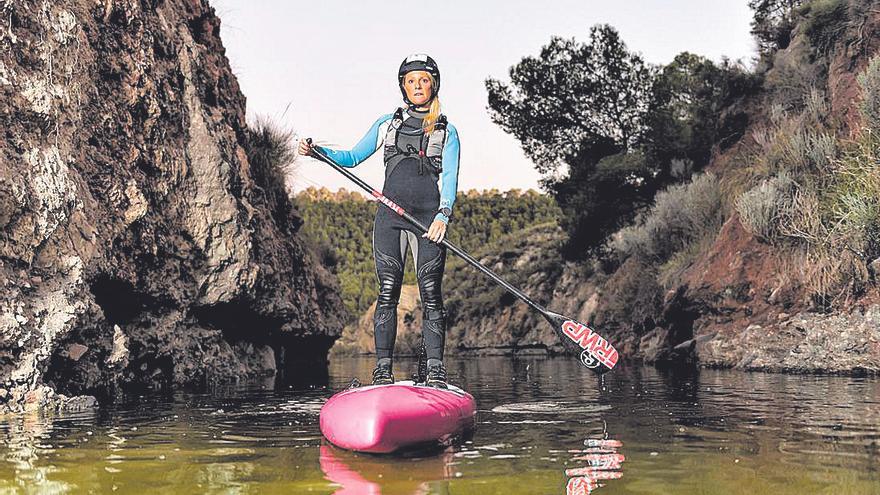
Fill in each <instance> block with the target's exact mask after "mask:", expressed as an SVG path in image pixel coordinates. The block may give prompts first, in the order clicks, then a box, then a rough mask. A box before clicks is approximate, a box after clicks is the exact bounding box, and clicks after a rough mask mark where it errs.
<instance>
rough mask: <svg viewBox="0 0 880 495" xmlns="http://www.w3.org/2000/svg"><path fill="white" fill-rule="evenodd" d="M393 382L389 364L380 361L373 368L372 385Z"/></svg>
mask: <svg viewBox="0 0 880 495" xmlns="http://www.w3.org/2000/svg"><path fill="white" fill-rule="evenodd" d="M392 383H394V375H392V374H391V366H390V365H387V364H384V363H380V364H377V365H376V368H375V369H373V385H390V384H392Z"/></svg>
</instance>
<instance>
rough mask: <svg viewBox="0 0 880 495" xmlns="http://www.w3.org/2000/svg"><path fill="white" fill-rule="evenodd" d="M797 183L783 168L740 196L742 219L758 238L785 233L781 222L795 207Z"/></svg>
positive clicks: (768, 238) (738, 206) (770, 238)
mask: <svg viewBox="0 0 880 495" xmlns="http://www.w3.org/2000/svg"><path fill="white" fill-rule="evenodd" d="M796 188H797V185H796V184H795V182H794V181H793V180H792V179H791V177H790V176H789V175H788V174H787V173H785V172H782V173H780V174H779V175H777V176H775V177H771V178H769V179H765V180H763V181H762V182H761V183H760V184H758V185H757V186H755V187H753V188H752V189H750V190H749V191H747V192H746V193H745V194H743V195H741V196H740V197H739V198H737V200H736V211H737V213H739V218H740V222H741V223H742V224H743V227H745V228H746V230H748V231H749V232H751V233H752V234H754V235H756V236H757V237H758V238H760V239H762V240H764V241H767V242H774V241H776V240H778V239H780V238H781V237H782V236H783V233H782V229H781V225H782V222H783V219H784V217H785V216H787V215H789V212H790V211H791V210H792V208H793V207H794V196H795V192H796Z"/></svg>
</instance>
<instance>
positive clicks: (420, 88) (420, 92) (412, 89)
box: [403, 70, 434, 106]
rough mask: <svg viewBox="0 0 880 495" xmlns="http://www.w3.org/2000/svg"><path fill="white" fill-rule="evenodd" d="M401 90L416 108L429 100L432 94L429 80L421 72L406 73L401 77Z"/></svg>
mask: <svg viewBox="0 0 880 495" xmlns="http://www.w3.org/2000/svg"><path fill="white" fill-rule="evenodd" d="M403 89H404V91H406V96H407V98H409V101H411V102H413V103H414V104H415V105H416V106H421V105H424V104H425V103H426V102H427V101H428V100H430V99H431V95H432V94H433V93H434V87H433V86H432V85H431V78H430V77H429V75H428V73H427V72H425V71H423V70H414V71H411V72H407V73H406V74H405V75H404V76H403Z"/></svg>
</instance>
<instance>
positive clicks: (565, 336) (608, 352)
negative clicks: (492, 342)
mask: <svg viewBox="0 0 880 495" xmlns="http://www.w3.org/2000/svg"><path fill="white" fill-rule="evenodd" d="M306 141H307V142H308V144H309V146H310V148H311V151H310V153H309V155H310V156H312V157H314V158H317V159H318V160H321V161H322V162H324V163H326V164H327V165H330V166H331V167H333V168H334V169H336V171H337V172H339V173H341V174H342V175H344V176H346V177H347V178H348V179H350V180H351V181H352V182H354V183H355V184H357V185H358V186H360V187H361V188H362V189H364V190H365V191H367V192H368V193H370V194H372V195H373V197H375V198H376V199H377V200H379V202H380V203H382V204H383V205H385V206H387V207H388V208H391V209H392V210H393V211H394V212H395V213H397V214H398V215H400V216H402V217H403V218H404V219H405V220H406V221H407V222H409V223H411V224H412V225H413V226H414V227H416V229H418V231H419V232H420V233H422V234H424V233H425V232H427V231H428V227H426V226H425V225H423V224H422V222H420V221H418V220H417V219H416V218H415V217H413V216H412V215H410V214H409V213H407V212H406V210H404V209H403V208H401V207H400V206H399V205H397V204H396V203H395V202H394V201H391V200H390V199H388V198H386V197H385V196H384V195H383V194H382V193H380V192H379V191H377V190H375V189H373V188H372V187H370V186H369V185H368V184H367V183H366V182H364V181H362V180H361V179H360V178H359V177H358V176H356V175H354V174H353V173H351V172H350V171H349V170H347V169H346V168H344V167H342V166H341V165H339V164H338V163H336V162H335V161H333V159H332V158H330V157H328V156H327V155H325V154H324V153H323V152H322V151H321V150H320V149H319V148H316V147H315V146H312V140H311V138H310V139H307V140H306ZM440 244H441V245H443V246H446V249H449V250H450V251H452V252H453V253H455V254H456V255H457V256H458V257H460V258H461V259H463V260H465V261H466V262H468V264H470V265H471V266H473V267H474V268H476V269H477V270H480V271H481V272H483V273H485V274H486V275H487V276H488V277H489V278H491V279H492V280H494V281H495V282H496V283H498V285H500V286H501V287H504V288H505V289H507V291H508V292H510V293H511V294H513V295H514V296H516V297H517V298H519V299H520V300H521V301H522V302H524V303H526V304H528V305H529V306H531V307H532V308H533V309H535V310H536V311H538V312H539V313H541V314H542V315H544V318H546V319H547V321H548V322H550V324H551V325H553V330H554V331H555V332H556V335H558V336H559V338H560V339H561V340H562V343H563V346H564V347H565V348H566V349H568V350H569V351H572V352H575V353H580V362H581V364H583V365H584V366H586V367H587V368H589V369H591V370H593V371H594V372H596V373H598V374H600V375H601V374H603V373H607V372H608V371H611V369H612V368H614V365H615V364H617V358H618V354H617V350H615V349H614V347H613V346H612V345H611V343H609V342H608V341H607V340H605V339H604V338H602V337H601V336H600V335H599V334H598V333H596V332H595V331H594V330H593V329H592V328H590V327H589V326H587V325H585V324H583V323H580V322H578V321H576V320H573V319H571V318H568V317H566V316H563V315H561V314H558V313H554V312H552V311H550V310H548V309H546V308H544V307H543V306H541V305H540V304H538V303H536V302H535V301H533V300H532V299H531V298H530V297H529V296H527V295H525V294H523V292H522V291H520V290H519V289H517V288H516V287H514V286H512V285H510V284H509V283H508V282H507V281H505V280H504V279H502V278H501V277H499V276H498V275H496V274H495V272H493V271H492V270H490V269H488V268H486V267H485V266H483V264H482V263H480V262H479V261H477V260H475V259H474V258H473V257H472V256H471V255H469V254H467V253H466V252H464V251H463V250H462V249H461V248H460V247H458V246H456V245H455V244H452V243H451V242H449V241H448V240H447V239H443V240H442V241H441V242H440Z"/></svg>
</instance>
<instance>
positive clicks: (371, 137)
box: [321, 113, 461, 223]
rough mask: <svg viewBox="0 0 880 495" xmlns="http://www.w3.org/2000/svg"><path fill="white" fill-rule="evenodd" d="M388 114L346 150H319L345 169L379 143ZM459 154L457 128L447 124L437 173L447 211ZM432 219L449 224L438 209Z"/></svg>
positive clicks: (452, 201)
mask: <svg viewBox="0 0 880 495" xmlns="http://www.w3.org/2000/svg"><path fill="white" fill-rule="evenodd" d="M392 117H394V114H391V113H389V114H386V115H383V116H381V117H379V119H378V120H376V122H374V123H373V125H372V126H371V127H370V129H369V130H368V131H367V133H366V134H364V137H362V138H361V140H360V141H358V143H357V144H356V145H354V148H352V149H350V150H333V149H330V148H324V147H322V148H321V149H322V150H324V152H325V153H326V154H327V156H329V157H330V158H332V159H333V161H335V162H336V163H338V164H339V165H341V166H343V167H346V168H353V167H356V166H358V165H359V164H360V163H361V162H362V161H364V160H366V159H367V158H369V157H370V156H372V155H373V153H375V152H376V150H377V149H379V148H380V147H381V146H382V144H383V142H384V139H385V133H386V132H387V130H388V125H390V122H391V119H392ZM460 154H461V151H460V146H459V141H458V130H456V128H455V126H454V125H452V124H448V123H447V124H446V143H444V145H443V159H442V167H443V171H442V172H441V173H440V208H449V209H450V210H451V209H452V205H454V204H455V193H456V190H457V189H458V162H459V155H460ZM434 219H435V220H440V221H442V222H443V223H449V217H447V216H446V215H444V214H443V213H440V212H438V213H437V215H436V216H435V217H434Z"/></svg>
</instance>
